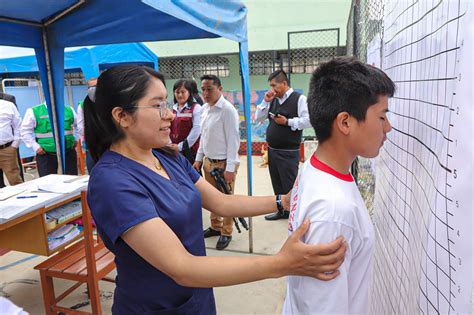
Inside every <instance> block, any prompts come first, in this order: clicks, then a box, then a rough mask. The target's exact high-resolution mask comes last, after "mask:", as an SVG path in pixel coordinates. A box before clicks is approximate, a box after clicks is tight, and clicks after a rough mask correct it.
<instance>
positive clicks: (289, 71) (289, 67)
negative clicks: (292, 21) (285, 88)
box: [287, 32, 291, 86]
mask: <svg viewBox="0 0 474 315" xmlns="http://www.w3.org/2000/svg"><path fill="white" fill-rule="evenodd" d="M290 34H291V33H290V32H289V33H288V73H287V77H288V85H289V86H291V46H290Z"/></svg>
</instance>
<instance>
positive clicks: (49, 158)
mask: <svg viewBox="0 0 474 315" xmlns="http://www.w3.org/2000/svg"><path fill="white" fill-rule="evenodd" d="M36 164H37V167H38V173H39V176H40V177H43V176H46V175H49V174H57V173H58V158H57V156H56V153H46V154H37V155H36ZM64 174H67V175H77V153H76V149H75V148H72V149H69V150H66V170H65V171H64Z"/></svg>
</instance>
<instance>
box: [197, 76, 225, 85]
mask: <svg viewBox="0 0 474 315" xmlns="http://www.w3.org/2000/svg"><path fill="white" fill-rule="evenodd" d="M202 80H211V81H212V84H214V85H216V86H217V87H221V86H222V84H221V79H219V78H218V77H217V76H216V75H214V74H205V75H203V76H202V77H201V81H202Z"/></svg>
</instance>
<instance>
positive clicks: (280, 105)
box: [255, 70, 311, 220]
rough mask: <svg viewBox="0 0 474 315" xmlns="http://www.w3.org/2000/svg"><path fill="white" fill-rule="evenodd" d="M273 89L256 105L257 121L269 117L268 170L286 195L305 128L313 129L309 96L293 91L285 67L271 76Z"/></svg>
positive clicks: (272, 216) (277, 188) (276, 215)
mask: <svg viewBox="0 0 474 315" xmlns="http://www.w3.org/2000/svg"><path fill="white" fill-rule="evenodd" d="M268 81H269V82H270V87H271V88H270V90H268V91H267V92H266V93H265V96H264V98H263V102H262V103H261V104H260V105H258V106H257V111H256V112H255V120H256V121H263V120H265V119H266V118H268V119H269V124H268V127H267V132H266V134H267V143H268V170H269V171H270V177H271V180H272V186H273V191H274V192H275V194H276V195H279V194H286V193H288V192H289V191H290V190H291V188H292V187H293V183H294V182H295V179H296V176H297V175H298V164H299V160H300V144H301V138H302V134H303V129H304V128H310V127H311V123H310V122H309V114H308V104H307V103H306V96H304V95H302V94H300V93H298V92H296V91H294V90H293V89H292V88H291V87H290V86H289V83H288V77H287V76H286V73H285V72H284V71H283V70H277V71H275V72H273V73H272V74H271V75H270V76H269V77H268ZM288 216H289V212H288V211H285V212H284V214H279V213H278V212H276V213H274V214H270V215H267V216H265V219H266V220H278V219H288Z"/></svg>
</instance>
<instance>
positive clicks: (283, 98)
mask: <svg viewBox="0 0 474 315" xmlns="http://www.w3.org/2000/svg"><path fill="white" fill-rule="evenodd" d="M293 91H294V90H293V88H289V89H288V90H287V91H286V92H285V94H283V97H282V98H279V97H278V101H280V104H281V103H283V102H284V101H285V100H286V99H287V98H288V97H290V95H291V93H293Z"/></svg>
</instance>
